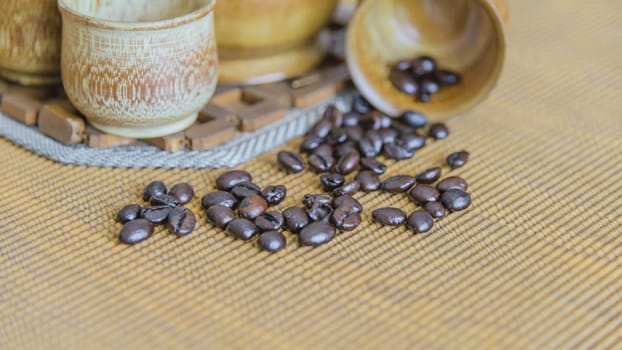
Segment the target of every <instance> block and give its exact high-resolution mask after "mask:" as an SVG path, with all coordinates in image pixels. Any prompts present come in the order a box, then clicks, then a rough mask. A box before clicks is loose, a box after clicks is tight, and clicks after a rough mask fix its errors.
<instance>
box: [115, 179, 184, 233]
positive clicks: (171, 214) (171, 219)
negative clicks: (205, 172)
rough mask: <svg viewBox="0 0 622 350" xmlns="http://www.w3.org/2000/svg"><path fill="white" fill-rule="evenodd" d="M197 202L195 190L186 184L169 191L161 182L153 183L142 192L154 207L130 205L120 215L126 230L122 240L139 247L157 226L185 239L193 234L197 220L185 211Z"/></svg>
mask: <svg viewBox="0 0 622 350" xmlns="http://www.w3.org/2000/svg"><path fill="white" fill-rule="evenodd" d="M192 198H194V188H193V187H192V186H191V185H190V184H187V183H183V182H182V183H178V184H176V185H174V186H173V187H171V188H170V189H168V190H167V188H166V185H165V184H164V183H163V182H162V181H154V182H151V183H150V184H149V185H147V186H146V187H145V189H144V191H143V200H144V201H145V202H148V203H149V204H150V205H151V206H141V205H139V204H129V205H126V206H125V207H123V208H122V209H121V210H120V211H119V212H118V213H117V220H118V221H119V222H121V223H122V224H124V225H123V228H122V229H121V232H120V233H119V240H120V241H121V242H122V243H125V244H136V243H139V242H142V241H144V240H146V239H147V238H149V237H151V235H152V234H153V231H154V228H155V225H166V226H167V227H168V229H169V230H170V231H171V232H172V233H174V234H175V235H177V236H186V235H188V234H190V233H191V232H192V230H194V227H195V226H196V217H195V216H194V213H193V212H192V211H191V210H190V209H188V208H185V207H183V205H184V204H186V203H188V202H190V201H191V200H192Z"/></svg>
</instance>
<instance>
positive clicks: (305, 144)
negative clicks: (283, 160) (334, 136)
mask: <svg viewBox="0 0 622 350" xmlns="http://www.w3.org/2000/svg"><path fill="white" fill-rule="evenodd" d="M322 142H324V139H323V138H321V137H319V136H317V135H308V136H306V137H305V139H304V140H303V141H302V143H301V144H300V151H301V152H311V151H313V150H316V149H317V148H318V147H319V146H320V145H321V144H322Z"/></svg>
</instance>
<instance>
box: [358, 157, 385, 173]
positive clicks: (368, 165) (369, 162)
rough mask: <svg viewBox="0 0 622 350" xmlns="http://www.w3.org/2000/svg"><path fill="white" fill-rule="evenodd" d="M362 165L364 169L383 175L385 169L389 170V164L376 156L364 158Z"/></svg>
mask: <svg viewBox="0 0 622 350" xmlns="http://www.w3.org/2000/svg"><path fill="white" fill-rule="evenodd" d="M361 167H362V168H363V169H367V170H371V171H373V172H374V173H376V174H378V175H382V174H384V173H385V171H387V166H386V165H384V164H383V163H381V162H380V161H379V160H377V159H376V158H362V159H361Z"/></svg>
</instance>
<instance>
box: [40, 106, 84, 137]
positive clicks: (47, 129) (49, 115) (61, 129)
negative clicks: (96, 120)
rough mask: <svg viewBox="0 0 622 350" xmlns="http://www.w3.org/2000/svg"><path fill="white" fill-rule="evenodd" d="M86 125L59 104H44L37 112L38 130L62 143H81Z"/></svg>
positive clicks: (82, 120)
mask: <svg viewBox="0 0 622 350" xmlns="http://www.w3.org/2000/svg"><path fill="white" fill-rule="evenodd" d="M85 129H86V125H85V123H84V119H82V118H81V117H79V116H77V115H75V114H73V113H71V112H69V111H67V110H65V109H64V108H62V107H61V106H59V105H55V104H46V105H44V106H43V108H41V112H40V113H39V130H41V132H42V133H44V134H46V135H48V136H50V137H52V138H54V139H56V140H57V141H60V142H62V143H64V144H76V143H81V142H82V140H83V139H84V132H85Z"/></svg>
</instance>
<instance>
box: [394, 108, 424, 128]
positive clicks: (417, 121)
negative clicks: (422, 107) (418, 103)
mask: <svg viewBox="0 0 622 350" xmlns="http://www.w3.org/2000/svg"><path fill="white" fill-rule="evenodd" d="M400 121H401V122H402V123H404V124H406V125H408V126H409V127H411V128H414V129H419V128H423V127H424V126H426V124H428V118H426V117H425V115H423V114H421V113H419V112H416V111H406V112H404V113H403V114H402V116H401V117H400Z"/></svg>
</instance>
